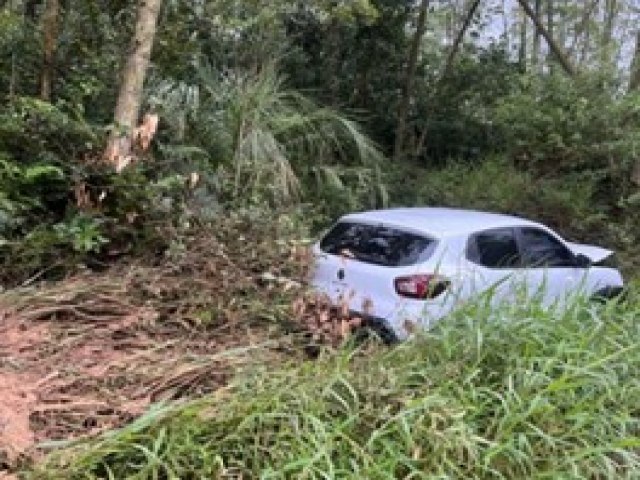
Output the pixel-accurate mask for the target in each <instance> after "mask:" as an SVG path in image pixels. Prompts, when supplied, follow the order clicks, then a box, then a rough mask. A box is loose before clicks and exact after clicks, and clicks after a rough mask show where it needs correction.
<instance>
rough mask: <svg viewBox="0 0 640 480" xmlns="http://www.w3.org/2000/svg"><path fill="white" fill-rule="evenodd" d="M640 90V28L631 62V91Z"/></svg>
mask: <svg viewBox="0 0 640 480" xmlns="http://www.w3.org/2000/svg"><path fill="white" fill-rule="evenodd" d="M634 91H640V30H638V31H637V32H636V50H635V54H634V55H633V62H632V64H631V78H630V80H629V92H634Z"/></svg>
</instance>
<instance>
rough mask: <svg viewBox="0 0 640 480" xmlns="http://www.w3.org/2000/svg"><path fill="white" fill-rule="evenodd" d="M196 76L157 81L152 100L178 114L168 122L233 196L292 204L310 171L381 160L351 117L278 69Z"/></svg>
mask: <svg viewBox="0 0 640 480" xmlns="http://www.w3.org/2000/svg"><path fill="white" fill-rule="evenodd" d="M198 73H199V79H200V82H199V84H197V85H192V86H188V85H186V84H184V83H178V84H175V85H174V86H173V88H172V87H171V86H170V85H169V84H167V83H166V82H163V83H160V84H159V86H158V89H157V90H156V91H155V92H154V94H153V96H152V98H151V100H150V101H151V102H153V103H154V105H155V107H156V108H157V109H158V110H159V111H160V112H161V114H162V115H163V116H166V117H167V118H178V119H179V120H178V121H176V122H173V123H172V124H171V127H172V129H174V132H175V135H176V136H177V137H179V138H181V139H183V141H185V142H187V143H189V144H191V145H195V146H197V148H198V149H199V150H197V151H194V152H193V153H196V154H197V153H198V152H208V153H209V155H210V156H212V157H213V158H212V160H213V163H214V165H219V166H222V167H223V168H226V169H227V170H228V175H231V178H232V180H231V185H230V187H231V191H230V194H231V198H232V199H233V200H237V199H245V200H249V201H252V202H255V201H261V200H266V201H270V202H274V203H286V202H290V201H291V200H292V199H295V198H299V197H300V196H302V194H303V193H304V192H303V186H302V185H301V184H300V181H301V177H303V176H304V175H305V174H306V173H307V172H308V171H309V169H310V168H318V167H319V168H324V167H326V166H332V167H333V168H336V169H338V168H339V167H340V166H350V165H354V166H356V165H360V166H369V168H372V167H374V166H375V165H377V164H378V162H379V161H380V160H381V158H382V156H381V154H380V153H379V151H378V149H377V147H376V146H375V145H374V144H373V142H371V140H369V139H368V138H367V137H366V135H364V134H363V133H362V131H361V129H360V127H359V126H358V125H357V124H356V123H355V122H354V121H352V120H350V119H348V118H346V117H344V116H342V115H340V114H338V113H337V112H335V111H334V110H332V109H330V108H326V107H320V106H318V105H316V104H315V103H314V102H312V101H311V100H309V99H308V98H307V97H305V96H304V95H302V94H301V93H299V92H296V91H293V90H288V89H286V88H285V86H284V84H283V81H282V79H281V77H280V76H279V75H278V74H277V73H276V71H275V70H274V68H273V67H265V68H264V69H263V70H262V72H261V73H260V74H259V75H251V76H250V75H244V74H238V76H237V77H236V78H231V79H227V78H221V77H220V75H218V74H217V73H215V72H213V71H212V69H211V68H209V67H202V68H200V69H199V70H198ZM181 109H182V110H183V111H182V113H180V112H179V110H181ZM174 112H175V113H176V116H174V115H173V113H174ZM317 178H319V177H317Z"/></svg>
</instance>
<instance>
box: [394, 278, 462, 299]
mask: <svg viewBox="0 0 640 480" xmlns="http://www.w3.org/2000/svg"><path fill="white" fill-rule="evenodd" d="M394 284H395V287H396V292H397V293H398V295H400V296H401V297H406V298H413V299H418V300H428V299H431V298H436V297H438V296H440V295H442V294H443V293H444V292H445V291H446V290H447V289H448V288H449V285H451V283H450V282H449V280H447V279H446V278H443V277H441V276H439V275H409V276H406V277H398V278H396V279H395V282H394Z"/></svg>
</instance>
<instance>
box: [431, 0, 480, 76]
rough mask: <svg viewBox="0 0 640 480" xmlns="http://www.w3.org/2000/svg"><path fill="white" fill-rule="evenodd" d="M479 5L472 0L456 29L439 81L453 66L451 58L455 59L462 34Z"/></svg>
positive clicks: (476, 1) (467, 27)
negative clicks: (459, 25)
mask: <svg viewBox="0 0 640 480" xmlns="http://www.w3.org/2000/svg"><path fill="white" fill-rule="evenodd" d="M479 5H480V0H472V3H471V7H469V11H468V12H467V15H466V16H465V18H464V21H463V22H462V27H461V28H460V30H458V34H457V35H456V38H455V40H454V41H453V44H452V45H451V50H450V51H449V55H448V56H447V62H446V64H445V66H444V69H443V70H442V75H441V77H440V79H441V81H442V80H443V79H444V78H445V77H446V76H447V75H448V73H449V72H450V71H451V68H452V67H453V60H454V59H455V56H456V54H457V53H458V50H459V49H460V44H461V43H462V40H463V39H464V36H465V34H466V33H467V30H468V29H469V26H470V25H471V21H472V20H473V17H474V15H475V14H476V11H477V10H478V6H479Z"/></svg>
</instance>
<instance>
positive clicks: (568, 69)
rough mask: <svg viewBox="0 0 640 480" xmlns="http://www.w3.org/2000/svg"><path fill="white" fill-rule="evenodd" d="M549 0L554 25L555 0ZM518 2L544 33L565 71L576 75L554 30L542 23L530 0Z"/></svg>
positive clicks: (549, 11)
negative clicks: (555, 38)
mask: <svg viewBox="0 0 640 480" xmlns="http://www.w3.org/2000/svg"><path fill="white" fill-rule="evenodd" d="M548 1H549V4H548V6H549V8H548V9H547V12H548V15H549V18H550V20H551V21H550V22H549V23H550V25H551V26H553V9H552V7H553V0H548ZM518 3H519V4H520V6H521V7H522V9H523V10H524V12H525V13H526V14H527V15H528V16H529V18H530V19H531V21H532V22H533V23H534V25H535V26H536V28H537V29H538V31H539V32H540V33H541V34H542V36H543V37H544V39H545V41H546V42H547V45H549V48H550V49H551V51H552V52H553V54H554V55H555V56H556V58H557V60H558V62H560V65H561V66H562V68H563V69H564V71H565V72H566V73H567V74H568V75H569V76H574V75H575V73H576V70H575V68H574V66H573V65H572V64H571V61H570V60H569V58H568V57H567V54H566V53H565V52H564V51H563V50H562V48H561V47H560V46H559V45H558V44H557V43H556V41H555V40H554V39H553V36H552V34H553V31H549V30H548V29H547V28H546V27H545V26H544V25H543V23H542V20H540V18H539V17H537V16H536V14H535V12H534V11H533V10H532V9H531V6H530V5H529V2H528V0H518Z"/></svg>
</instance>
